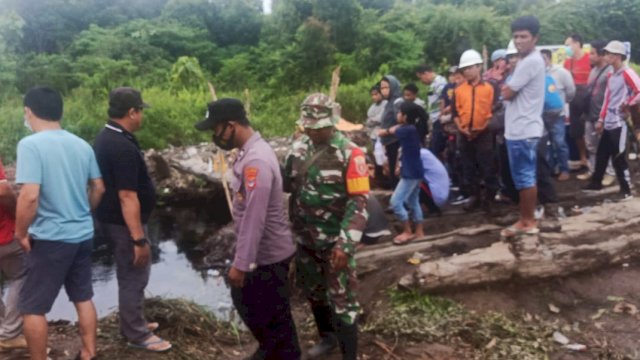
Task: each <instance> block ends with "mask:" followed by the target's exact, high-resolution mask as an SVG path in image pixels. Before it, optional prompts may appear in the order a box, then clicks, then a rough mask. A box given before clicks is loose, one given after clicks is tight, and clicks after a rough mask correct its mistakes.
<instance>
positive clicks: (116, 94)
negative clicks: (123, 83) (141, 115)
mask: <svg viewBox="0 0 640 360" xmlns="http://www.w3.org/2000/svg"><path fill="white" fill-rule="evenodd" d="M148 107H149V104H147V103H145V102H144V101H142V95H141V94H140V91H138V90H136V89H133V88H130V87H119V88H115V89H113V90H111V92H110V93H109V108H111V109H117V110H129V109H131V108H136V109H140V108H148Z"/></svg>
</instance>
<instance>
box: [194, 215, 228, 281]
mask: <svg viewBox="0 0 640 360" xmlns="http://www.w3.org/2000/svg"><path fill="white" fill-rule="evenodd" d="M235 242H236V233H235V231H234V229H233V224H229V225H227V226H224V227H222V228H220V229H219V230H217V231H215V232H214V233H213V234H212V235H210V236H208V237H206V238H205V240H204V241H203V242H202V243H200V244H199V245H198V246H197V247H196V249H197V250H198V251H202V252H203V253H204V256H203V258H202V263H201V264H200V265H199V266H198V268H199V269H201V270H202V269H225V268H226V267H227V266H228V265H229V263H230V261H231V259H232V258H233V251H234V246H235Z"/></svg>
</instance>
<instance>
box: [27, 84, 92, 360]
mask: <svg viewBox="0 0 640 360" xmlns="http://www.w3.org/2000/svg"><path fill="white" fill-rule="evenodd" d="M62 110H63V103H62V97H61V96H60V94H59V93H58V92H57V91H55V90H53V89H51V88H47V87H38V88H33V89H31V90H29V91H28V92H27V94H26V95H25V97H24V117H25V125H26V126H27V127H29V128H30V129H31V130H32V131H33V132H34V134H32V135H30V136H27V137H26V138H24V139H22V140H21V141H20V143H19V144H18V162H17V168H16V182H17V183H18V184H22V188H21V189H20V196H19V197H18V204H17V214H16V215H17V216H16V232H15V238H16V240H17V241H19V242H20V245H21V246H22V248H23V249H24V251H25V252H26V253H27V277H26V279H25V284H24V286H23V288H22V291H21V292H20V304H19V309H20V311H21V312H22V315H23V319H24V333H25V337H26V338H27V344H28V346H29V352H30V354H31V359H32V360H45V359H46V358H47V319H46V317H45V315H46V314H47V313H48V312H49V311H50V310H51V307H52V305H53V302H54V301H55V299H56V297H57V296H58V293H59V292H60V288H61V287H62V286H63V285H64V287H65V290H66V292H67V295H68V296H69V300H71V301H72V302H73V303H74V305H75V307H76V310H77V312H78V320H79V321H78V322H79V326H80V336H81V338H82V349H81V350H80V353H79V354H78V357H77V358H78V359H81V360H86V359H93V358H94V357H95V356H96V323H97V318H96V310H95V307H94V305H93V301H92V300H91V299H92V297H93V288H92V284H91V251H92V249H93V246H92V242H93V219H92V217H91V209H92V208H95V207H96V206H97V205H98V203H99V202H100V199H101V197H102V194H103V193H104V185H103V182H102V176H101V175H100V170H99V168H98V164H97V162H96V158H95V155H94V153H93V149H92V148H91V146H90V145H89V144H87V142H85V141H84V140H82V139H80V138H79V137H77V136H75V135H73V134H71V133H69V132H67V131H65V130H63V129H62V127H61V125H60V119H61V118H62ZM87 189H89V191H87Z"/></svg>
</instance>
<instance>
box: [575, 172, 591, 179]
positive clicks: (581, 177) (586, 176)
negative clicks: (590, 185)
mask: <svg viewBox="0 0 640 360" xmlns="http://www.w3.org/2000/svg"><path fill="white" fill-rule="evenodd" d="M591 176H593V173H592V172H591V171H587V172H585V173H583V174H580V175H578V176H576V179H578V180H582V181H585V180H591Z"/></svg>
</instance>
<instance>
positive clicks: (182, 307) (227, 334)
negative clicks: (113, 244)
mask: <svg viewBox="0 0 640 360" xmlns="http://www.w3.org/2000/svg"><path fill="white" fill-rule="evenodd" d="M145 317H146V318H147V319H149V320H150V321H155V322H158V323H159V324H160V327H159V329H158V331H156V334H158V335H159V336H161V337H163V338H165V339H167V340H169V341H171V343H172V344H173V345H174V349H172V350H171V351H170V352H168V353H166V354H163V355H162V358H163V359H167V360H173V359H176V360H177V359H180V360H182V359H185V360H186V359H223V358H229V357H231V354H232V351H234V350H233V349H232V348H233V347H236V346H238V345H242V344H247V343H248V340H247V339H245V334H244V333H243V332H241V331H239V330H238V327H237V326H236V325H234V324H233V323H228V322H223V321H220V320H218V319H217V318H216V317H215V315H213V313H211V312H210V311H209V310H207V309H205V308H204V307H202V306H200V305H197V304H195V303H192V302H190V301H187V300H183V299H162V298H159V297H155V298H151V299H147V300H146V302H145ZM98 336H99V337H100V339H101V340H99V341H98V344H99V346H100V348H99V349H98V353H99V354H109V358H111V359H133V358H140V356H141V355H142V354H141V353H140V352H139V351H137V350H132V349H129V348H128V347H127V345H126V342H125V341H124V340H123V339H122V338H121V336H120V330H119V325H118V315H117V314H115V313H114V314H112V315H110V316H107V317H106V318H104V319H102V320H100V323H99V335H98Z"/></svg>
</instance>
